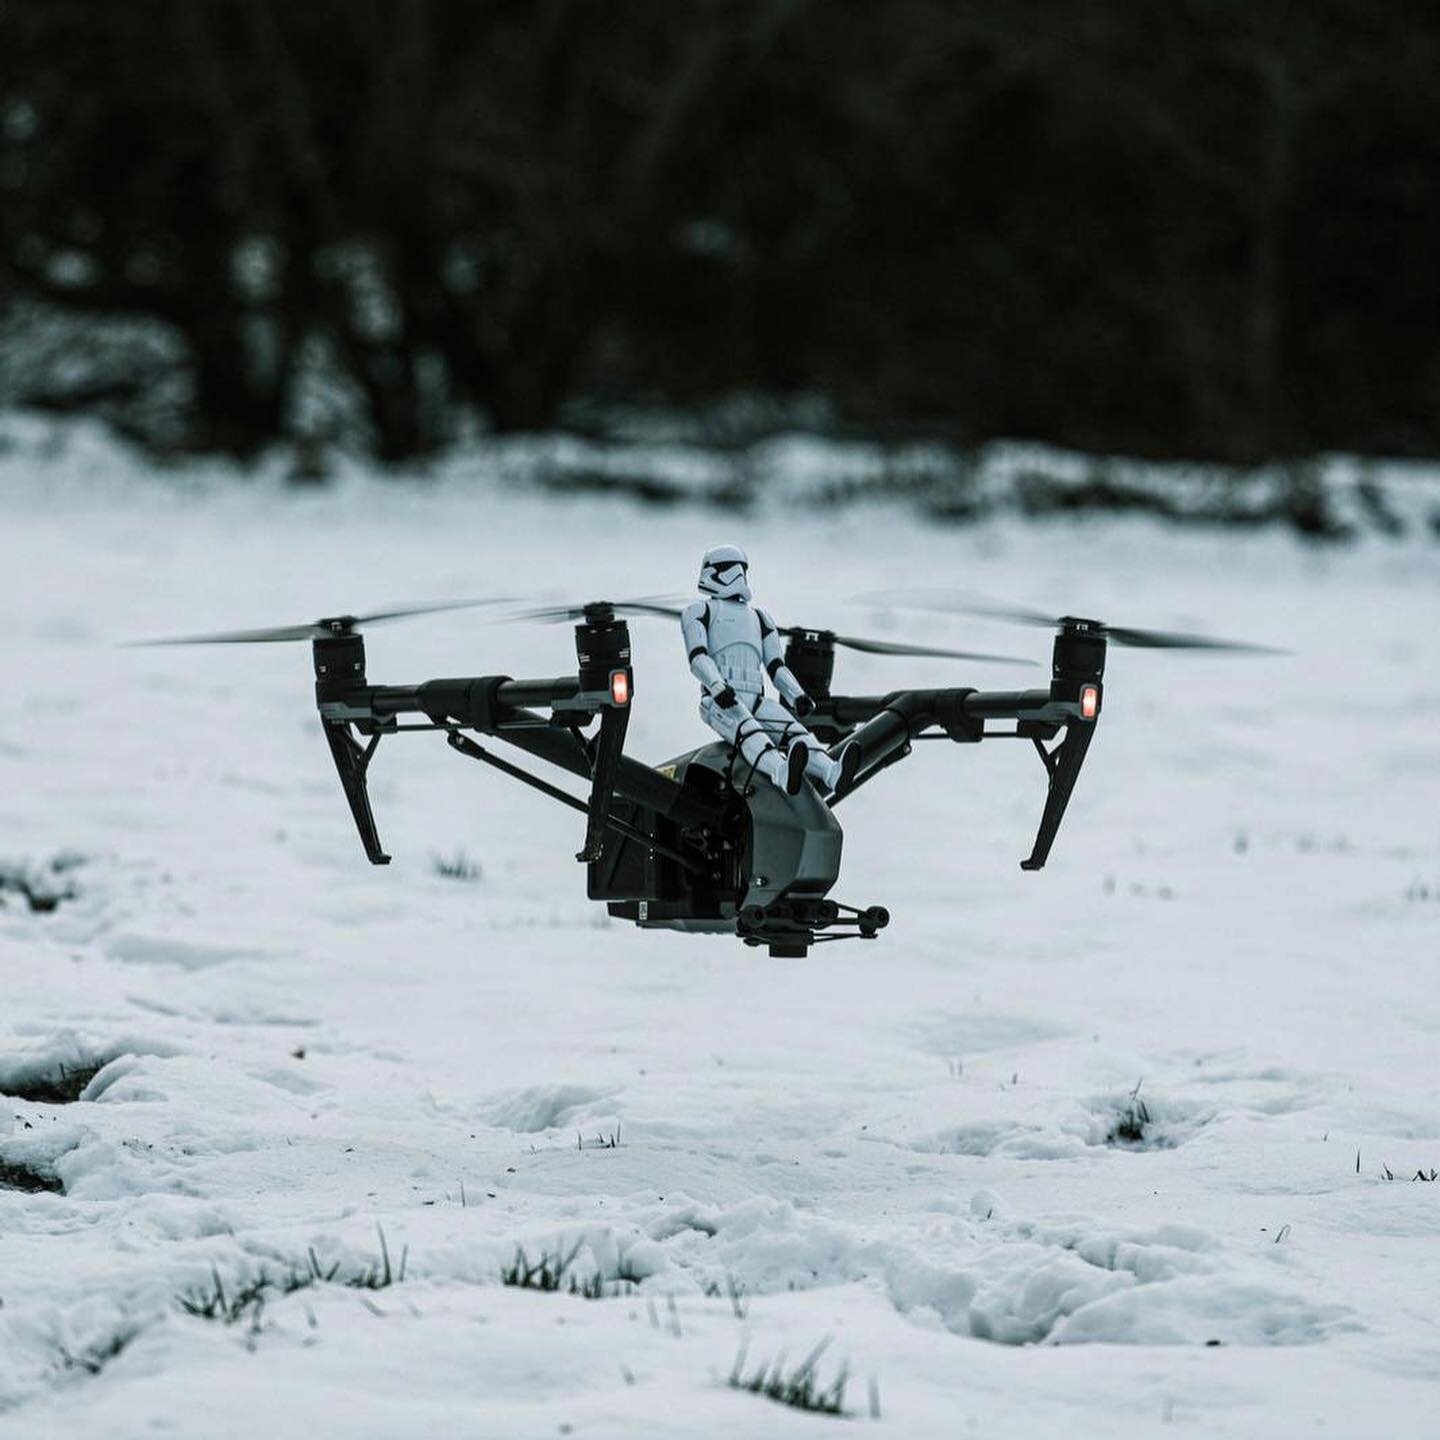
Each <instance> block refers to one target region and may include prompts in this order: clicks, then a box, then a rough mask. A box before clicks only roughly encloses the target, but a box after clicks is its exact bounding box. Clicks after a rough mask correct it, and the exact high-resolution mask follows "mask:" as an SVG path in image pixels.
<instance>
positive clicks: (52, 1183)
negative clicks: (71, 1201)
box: [0, 1156, 65, 1195]
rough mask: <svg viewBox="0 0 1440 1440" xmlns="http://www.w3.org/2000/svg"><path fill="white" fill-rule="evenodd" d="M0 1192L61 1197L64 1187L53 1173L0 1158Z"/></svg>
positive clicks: (35, 1166)
mask: <svg viewBox="0 0 1440 1440" xmlns="http://www.w3.org/2000/svg"><path fill="white" fill-rule="evenodd" d="M0 1190H23V1191H25V1192H27V1193H28V1194H32V1195H34V1194H46V1193H48V1194H51V1195H63V1194H64V1193H65V1186H64V1184H63V1183H62V1182H61V1180H60V1177H59V1176H58V1175H56V1174H54V1172H53V1171H50V1170H43V1169H41V1168H40V1167H39V1166H37V1165H26V1164H24V1163H23V1162H21V1161H17V1160H6V1159H5V1158H4V1156H0Z"/></svg>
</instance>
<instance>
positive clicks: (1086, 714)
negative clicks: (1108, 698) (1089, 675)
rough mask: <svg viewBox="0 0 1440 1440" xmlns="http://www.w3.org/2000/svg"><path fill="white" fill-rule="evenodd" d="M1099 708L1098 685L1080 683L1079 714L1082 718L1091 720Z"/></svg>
mask: <svg viewBox="0 0 1440 1440" xmlns="http://www.w3.org/2000/svg"><path fill="white" fill-rule="evenodd" d="M1099 710H1100V687H1099V686H1098V685H1082V686H1081V687H1080V715H1081V718H1082V719H1085V720H1093V719H1094V718H1095V716H1096V714H1097V713H1098V712H1099Z"/></svg>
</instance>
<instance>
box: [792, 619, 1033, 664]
mask: <svg viewBox="0 0 1440 1440" xmlns="http://www.w3.org/2000/svg"><path fill="white" fill-rule="evenodd" d="M780 633H781V634H782V635H807V634H816V633H817V632H816V631H812V630H806V628H805V627H804V626H803V625H782V626H781V627H780ZM818 633H821V634H823V633H825V632H823V631H821V632H818ZM830 638H831V640H833V641H834V643H835V644H836V645H840V646H843V647H844V648H845V649H846V650H858V651H859V652H860V653H861V654H862V655H911V656H915V657H917V658H925V657H929V658H933V659H937V660H988V661H990V662H992V663H994V664H996V665H1033V664H1034V663H1035V662H1034V661H1033V660H1022V659H1021V658H1020V657H1019V656H1017V655H987V654H984V653H983V652H981V651H978V650H942V649H938V648H937V647H935V646H933V645H907V644H903V643H897V642H895V641H893V640H866V639H864V638H863V637H862V636H859V635H831V637H830Z"/></svg>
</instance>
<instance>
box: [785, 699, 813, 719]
mask: <svg viewBox="0 0 1440 1440" xmlns="http://www.w3.org/2000/svg"><path fill="white" fill-rule="evenodd" d="M790 708H791V709H792V710H793V711H794V712H795V718H796V719H797V720H803V719H804V718H805V717H806V716H807V715H808V714H809V713H810V712H811V711H812V710H813V709H814V708H815V702H814V701H813V700H812V699H811V698H810V697H809V696H808V695H797V696H796V697H795V698H794V699H793V700H792V701H791V702H790Z"/></svg>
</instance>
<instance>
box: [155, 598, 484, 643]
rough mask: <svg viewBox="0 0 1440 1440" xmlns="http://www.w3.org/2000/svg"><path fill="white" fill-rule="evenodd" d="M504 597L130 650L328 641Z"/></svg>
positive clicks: (177, 638) (185, 638)
mask: <svg viewBox="0 0 1440 1440" xmlns="http://www.w3.org/2000/svg"><path fill="white" fill-rule="evenodd" d="M507 603H508V597H505V596H487V597H485V598H483V599H477V600H441V601H438V602H436V603H434V604H431V605H397V606H395V607H394V608H393V609H390V610H375V611H372V612H371V613H370V614H369V615H332V616H329V617H328V618H326V619H323V620H315V621H313V622H312V623H310V624H308V625H277V626H274V627H272V628H270V629H262V630H220V631H217V632H215V633H214V634H209V635H170V636H166V637H164V638H162V639H159V640H131V641H129V642H127V644H128V645H129V646H131V647H135V646H150V645H273V644H277V643H279V642H281V641H287V640H330V639H335V638H336V637H338V636H341V635H350V634H353V633H354V632H355V631H356V630H358V629H359V628H360V627H361V626H362V625H380V624H383V623H384V622H386V621H389V620H404V619H407V618H408V617H409V616H411V615H434V614H436V613H438V612H439V611H442V610H468V609H471V608H473V607H475V606H478V605H503V604H507Z"/></svg>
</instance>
